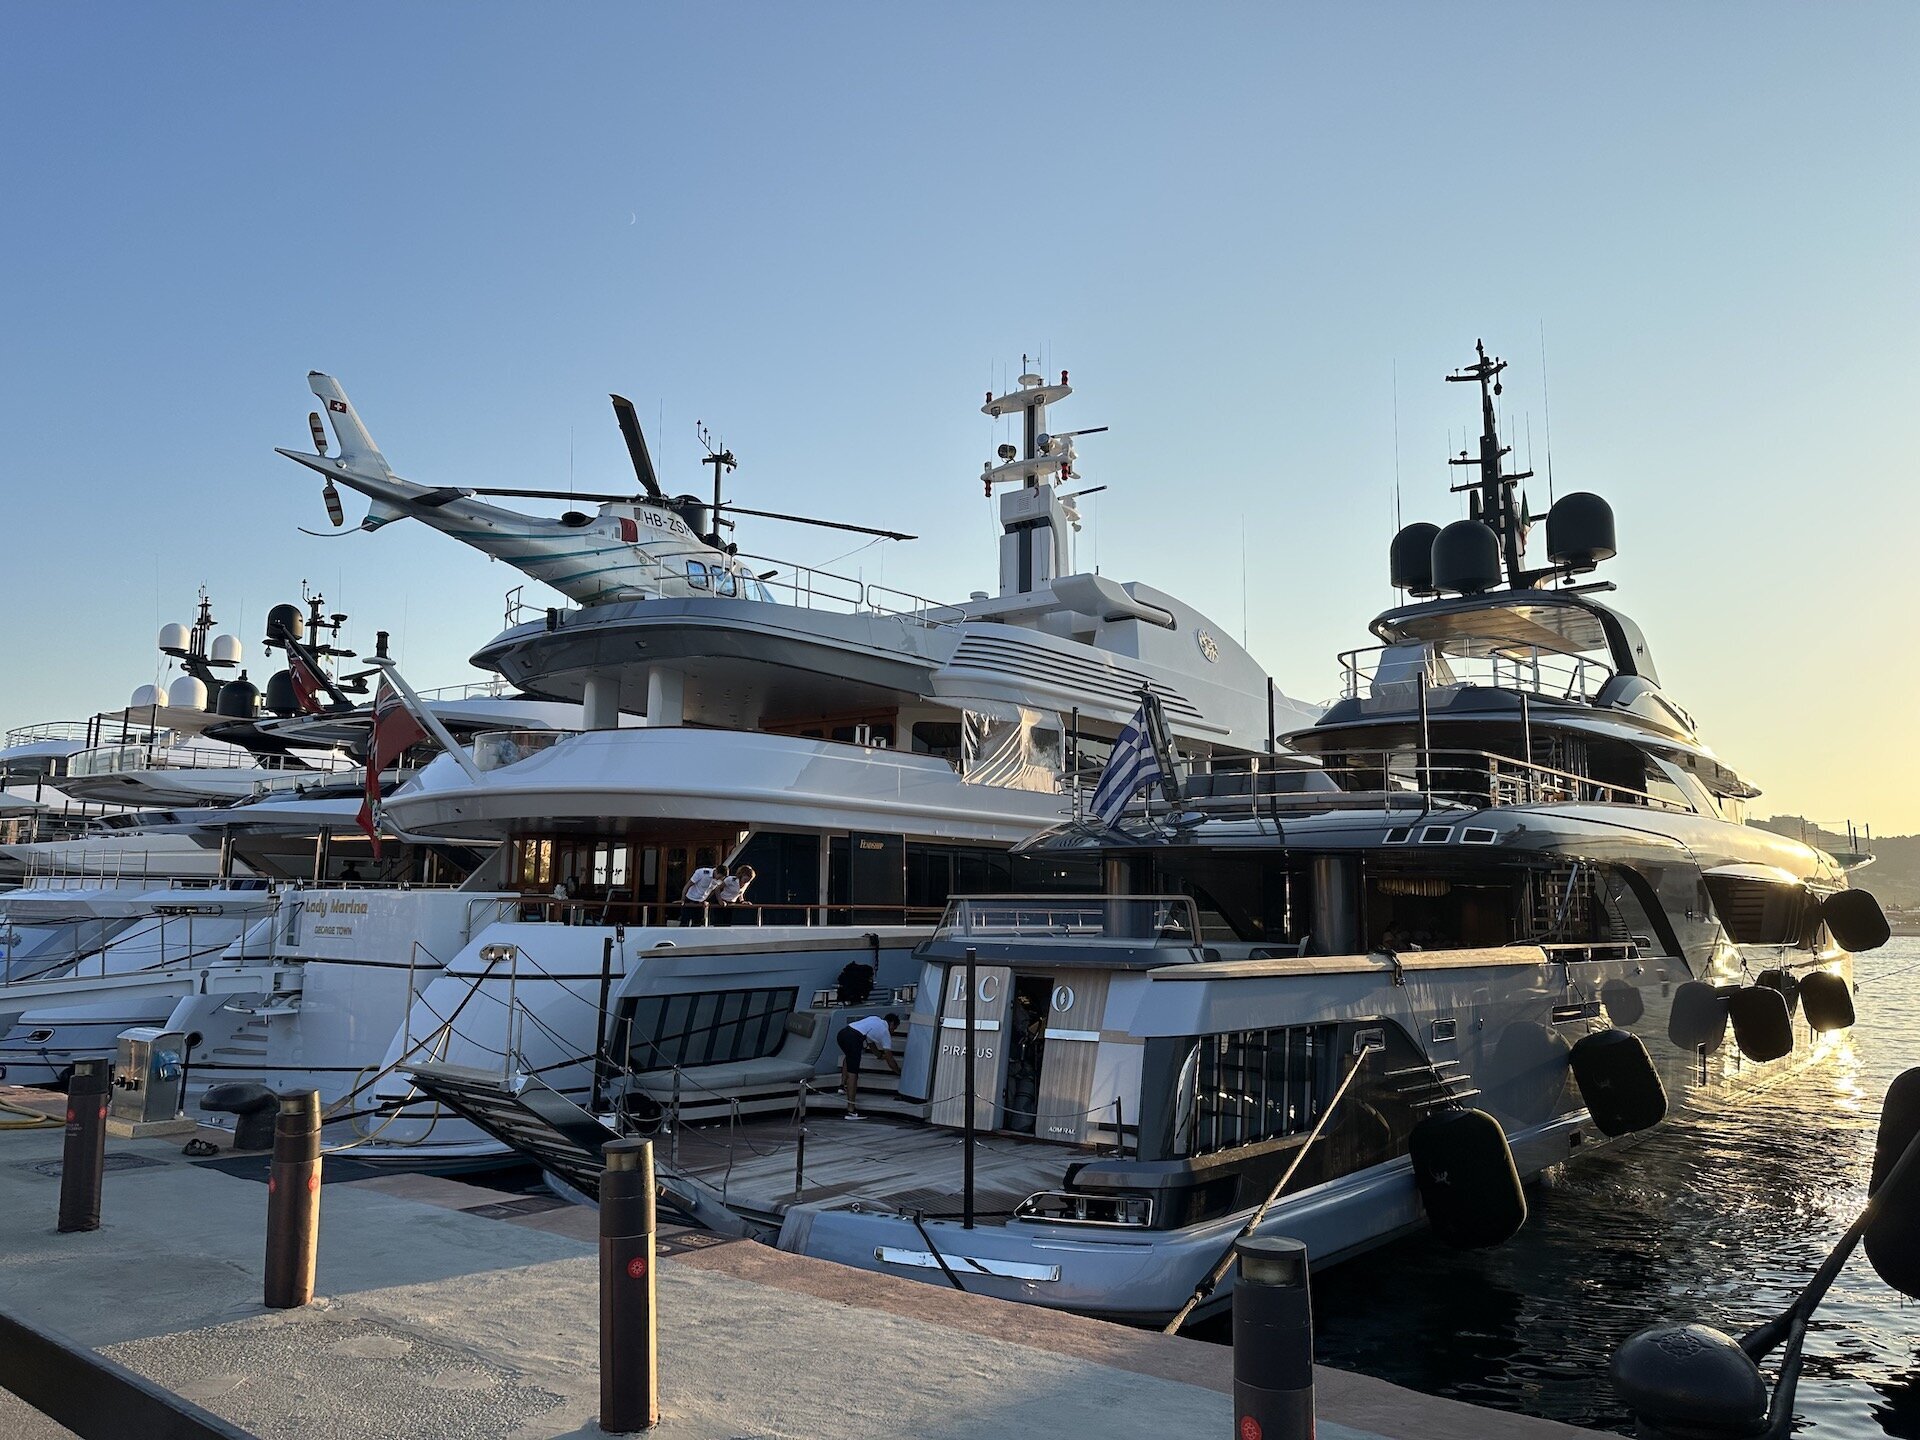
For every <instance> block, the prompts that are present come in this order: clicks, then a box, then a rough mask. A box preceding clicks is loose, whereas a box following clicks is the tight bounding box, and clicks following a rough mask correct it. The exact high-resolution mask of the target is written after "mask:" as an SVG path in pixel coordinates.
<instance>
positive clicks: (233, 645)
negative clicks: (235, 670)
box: [207, 635, 241, 665]
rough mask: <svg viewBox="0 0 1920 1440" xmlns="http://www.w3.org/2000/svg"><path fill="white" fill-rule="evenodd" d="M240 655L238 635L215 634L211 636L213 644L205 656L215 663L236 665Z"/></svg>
mask: <svg viewBox="0 0 1920 1440" xmlns="http://www.w3.org/2000/svg"><path fill="white" fill-rule="evenodd" d="M240 655H241V646H240V637H239V636H237V635H216V636H214V637H213V645H212V647H211V648H210V650H209V651H208V656H207V658H208V659H210V660H212V661H213V663H214V664H216V665H238V664H239V663H240Z"/></svg>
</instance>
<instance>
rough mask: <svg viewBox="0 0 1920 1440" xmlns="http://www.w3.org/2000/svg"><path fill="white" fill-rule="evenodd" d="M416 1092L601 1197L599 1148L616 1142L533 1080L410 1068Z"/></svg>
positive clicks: (455, 1068) (454, 1068) (451, 1068)
mask: <svg viewBox="0 0 1920 1440" xmlns="http://www.w3.org/2000/svg"><path fill="white" fill-rule="evenodd" d="M405 1073H406V1075H407V1077H408V1078H409V1079H410V1080H412V1081H413V1083H414V1085H415V1086H416V1087H417V1088H418V1089H419V1090H420V1092H421V1093H422V1094H424V1095H426V1096H427V1097H428V1098H430V1099H433V1100H438V1101H439V1102H440V1103H441V1104H442V1105H445V1106H446V1107H447V1108H448V1109H449V1110H452V1111H453V1112H454V1113H455V1114H456V1115H458V1116H459V1117H460V1118H461V1119H463V1120H467V1121H471V1122H472V1123H473V1124H475V1125H477V1126H479V1127H480V1129H482V1130H484V1131H485V1132H486V1133H487V1134H489V1135H491V1136H492V1137H493V1138H494V1139H496V1140H498V1141H500V1143H501V1144H503V1145H507V1146H510V1147H511V1148H512V1149H514V1150H516V1151H518V1152H519V1153H520V1154H522V1155H525V1156H526V1157H527V1158H528V1159H530V1160H533V1161H534V1162H535V1163H537V1164H538V1165H539V1166H540V1168H541V1169H543V1170H546V1171H548V1172H549V1173H551V1174H554V1175H557V1176H558V1177H559V1178H560V1179H562V1180H564V1181H565V1182H566V1183H567V1184H568V1185H571V1186H572V1187H573V1188H574V1189H576V1190H578V1191H580V1192H581V1193H582V1194H583V1195H586V1196H588V1197H589V1198H591V1199H596V1200H597V1199H598V1198H599V1196H600V1172H601V1170H602V1168H603V1165H602V1161H601V1158H600V1147H601V1146H603V1145H605V1144H606V1143H607V1141H609V1140H617V1139H619V1138H620V1137H619V1136H618V1135H616V1134H615V1133H614V1132H613V1131H612V1130H610V1129H608V1128H607V1127H606V1126H605V1125H602V1124H601V1123H600V1122H599V1121H598V1120H596V1119H595V1118H594V1117H593V1116H592V1115H589V1114H588V1113H587V1112H586V1111H585V1110H582V1109H581V1108H580V1107H579V1106H578V1105H576V1104H574V1103H573V1102H572V1101H571V1100H569V1099H567V1098H566V1096H564V1095H562V1094H561V1093H560V1092H559V1091H558V1090H555V1089H554V1088H553V1087H552V1086H550V1085H548V1084H546V1083H544V1082H543V1081H542V1080H541V1079H540V1078H539V1077H538V1076H535V1075H526V1076H511V1077H510V1076H506V1075H502V1074H501V1073H500V1072H499V1071H497V1070H476V1069H473V1068H471V1067H469V1066H465V1065H441V1064H430V1065H414V1066H410V1067H408V1068H407V1070H406V1072H405Z"/></svg>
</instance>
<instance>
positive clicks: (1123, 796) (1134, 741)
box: [1092, 703, 1166, 826]
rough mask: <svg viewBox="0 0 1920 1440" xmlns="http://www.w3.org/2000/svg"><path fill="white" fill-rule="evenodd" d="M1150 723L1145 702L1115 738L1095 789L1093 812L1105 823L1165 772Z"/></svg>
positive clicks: (1115, 817) (1124, 809)
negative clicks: (1155, 747)
mask: <svg viewBox="0 0 1920 1440" xmlns="http://www.w3.org/2000/svg"><path fill="white" fill-rule="evenodd" d="M1147 723H1148V722H1147V707H1146V705H1145V703H1142V704H1141V706H1140V708H1139V710H1137V711H1135V712H1134V716H1133V719H1131V720H1129V721H1128V722H1127V728H1126V729H1124V730H1122V731H1121V732H1120V738H1119V739H1118V740H1115V741H1114V742H1113V754H1112V755H1110V756H1109V757H1108V758H1107V768H1106V769H1105V770H1103V771H1101V772H1100V788H1099V789H1097V790H1095V791H1094V792H1093V804H1092V809H1093V813H1094V814H1095V815H1097V816H1099V817H1100V823H1101V824H1102V825H1108V826H1110V825H1112V824H1113V823H1114V822H1115V821H1116V820H1118V819H1119V818H1120V817H1121V815H1123V814H1125V813H1126V808H1127V802H1128V801H1130V800H1132V799H1133V797H1134V796H1136V795H1138V794H1139V793H1140V791H1141V790H1142V789H1143V788H1145V787H1146V786H1148V785H1151V784H1154V783H1155V782H1156V781H1158V780H1160V779H1161V778H1162V776H1163V775H1164V774H1165V773H1166V772H1165V771H1163V770H1162V769H1161V768H1160V757H1159V755H1158V754H1157V753H1156V752H1155V750H1154V747H1153V740H1152V737H1151V735H1150V734H1149V732H1148V730H1147Z"/></svg>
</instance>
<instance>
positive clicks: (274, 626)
mask: <svg viewBox="0 0 1920 1440" xmlns="http://www.w3.org/2000/svg"><path fill="white" fill-rule="evenodd" d="M306 630H307V617H306V616H304V615H302V614H301V613H300V607H299V606H298V605H276V606H274V607H273V609H271V610H269V611H268V612H267V642H268V643H269V644H273V643H276V642H278V641H282V640H298V639H299V638H300V637H301V636H302V635H304V634H306ZM289 683H291V682H289ZM267 693H268V694H269V695H271V694H272V693H273V682H272V681H271V680H269V681H268V682H267ZM269 708H271V707H269Z"/></svg>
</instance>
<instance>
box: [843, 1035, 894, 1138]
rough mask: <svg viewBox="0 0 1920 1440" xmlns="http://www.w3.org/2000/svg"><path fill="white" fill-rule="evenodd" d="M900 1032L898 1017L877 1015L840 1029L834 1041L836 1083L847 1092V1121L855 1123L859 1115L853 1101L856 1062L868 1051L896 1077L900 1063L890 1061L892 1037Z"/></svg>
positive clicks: (857, 1071)
mask: <svg viewBox="0 0 1920 1440" xmlns="http://www.w3.org/2000/svg"><path fill="white" fill-rule="evenodd" d="M899 1032H900V1017H899V1016H898V1015H889V1016H887V1017H886V1019H884V1020H882V1019H881V1018H880V1017H879V1016H877V1015H869V1016H867V1017H866V1018H865V1019H863V1020H855V1021H854V1022H853V1023H852V1024H850V1025H843V1026H841V1027H840V1034H839V1036H838V1037H837V1038H838V1043H839V1046H840V1082H841V1084H843V1085H845V1086H846V1088H847V1118H848V1119H849V1120H858V1119H859V1118H860V1112H859V1110H858V1109H856V1108H855V1101H856V1099H857V1097H858V1093H859V1090H860V1061H861V1059H862V1057H864V1056H865V1054H866V1053H867V1051H869V1050H871V1051H872V1052H873V1053H874V1054H876V1055H878V1056H879V1057H880V1058H881V1059H882V1060H884V1061H886V1062H887V1069H889V1070H891V1071H892V1072H893V1073H894V1074H896V1075H898V1074H899V1073H900V1062H899V1061H898V1060H895V1059H894V1058H893V1037H894V1036H895V1035H897V1034H898V1033H899Z"/></svg>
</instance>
